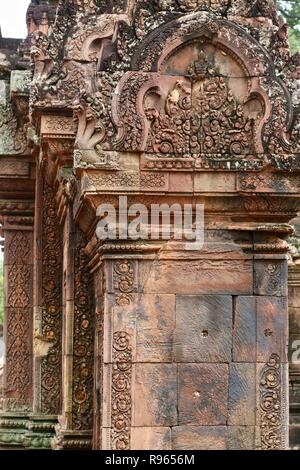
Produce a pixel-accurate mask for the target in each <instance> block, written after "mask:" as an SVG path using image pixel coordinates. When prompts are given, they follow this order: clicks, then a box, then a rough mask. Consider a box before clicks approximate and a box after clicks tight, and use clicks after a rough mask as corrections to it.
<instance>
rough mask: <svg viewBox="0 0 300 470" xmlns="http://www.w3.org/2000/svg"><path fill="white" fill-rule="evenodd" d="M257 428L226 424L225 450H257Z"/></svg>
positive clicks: (258, 440)
mask: <svg viewBox="0 0 300 470" xmlns="http://www.w3.org/2000/svg"><path fill="white" fill-rule="evenodd" d="M259 437H260V436H259V428H258V427H255V426H228V429H227V450H258V449H259V448H260V439H259Z"/></svg>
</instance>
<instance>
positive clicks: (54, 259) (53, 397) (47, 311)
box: [41, 182, 62, 415]
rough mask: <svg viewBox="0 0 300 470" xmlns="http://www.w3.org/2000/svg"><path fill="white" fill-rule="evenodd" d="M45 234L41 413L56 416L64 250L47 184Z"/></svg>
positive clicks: (50, 192)
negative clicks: (45, 351)
mask: <svg viewBox="0 0 300 470" xmlns="http://www.w3.org/2000/svg"><path fill="white" fill-rule="evenodd" d="M42 224H43V231H42V326H41V332H42V338H43V340H44V341H45V342H46V343H49V346H50V348H49V351H48V354H47V355H46V356H45V357H43V358H42V361H41V411H42V413H45V414H50V415H55V414H57V413H59V411H60V405H61V388H62V387H61V385H62V370H61V367H62V366H61V354H62V349H61V337H62V315H61V312H62V307H61V306H62V292H61V284H62V282H61V276H62V246H61V234H60V227H59V224H58V220H57V216H56V204H55V192H54V189H53V188H52V187H51V186H49V185H48V184H47V183H46V182H45V185H44V195H43V220H42Z"/></svg>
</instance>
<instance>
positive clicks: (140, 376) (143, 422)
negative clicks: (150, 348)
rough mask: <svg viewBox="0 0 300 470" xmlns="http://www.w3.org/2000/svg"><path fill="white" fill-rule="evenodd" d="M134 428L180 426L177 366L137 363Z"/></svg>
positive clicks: (134, 388)
mask: <svg viewBox="0 0 300 470" xmlns="http://www.w3.org/2000/svg"><path fill="white" fill-rule="evenodd" d="M132 390H133V398H132V403H133V409H132V425H133V426H135V427H144V426H151V427H157V426H164V427H166V426H174V425H176V424H177V366H176V365H172V364H135V365H134V366H133V378H132Z"/></svg>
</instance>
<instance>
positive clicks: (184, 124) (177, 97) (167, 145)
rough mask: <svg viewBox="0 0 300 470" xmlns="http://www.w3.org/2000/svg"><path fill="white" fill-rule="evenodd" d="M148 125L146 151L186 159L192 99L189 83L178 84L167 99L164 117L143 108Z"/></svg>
mask: <svg viewBox="0 0 300 470" xmlns="http://www.w3.org/2000/svg"><path fill="white" fill-rule="evenodd" d="M145 114H146V116H147V118H148V121H149V123H150V131H149V135H148V142H147V148H146V151H147V152H148V153H157V154H163V155H168V154H169V155H170V154H173V155H177V154H181V155H185V154H186V155H188V153H189V150H190V131H191V122H190V121H191V114H192V96H191V86H190V83H189V82H188V81H187V80H186V81H183V80H181V81H179V80H178V81H177V82H176V84H175V86H174V87H173V88H172V89H171V90H170V92H169V93H168V96H167V98H166V102H165V106H164V113H160V112H159V110H157V109H155V108H152V109H151V108H149V107H148V108H146V109H145Z"/></svg>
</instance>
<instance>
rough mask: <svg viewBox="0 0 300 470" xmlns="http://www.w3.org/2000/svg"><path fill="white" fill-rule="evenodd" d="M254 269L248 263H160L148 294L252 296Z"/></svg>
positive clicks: (155, 266) (152, 273)
mask: <svg viewBox="0 0 300 470" xmlns="http://www.w3.org/2000/svg"><path fill="white" fill-rule="evenodd" d="M252 290H253V270H252V266H251V263H250V262H248V261H244V262H243V261H237V260H231V261H229V260H228V261H222V260H221V259H218V260H211V261H210V260H209V259H208V260H198V261H192V260H190V261H182V262H180V261H174V262H173V263H170V262H167V261H156V262H154V263H153V264H152V266H151V271H150V273H149V277H148V278H147V280H146V282H145V284H144V291H145V292H147V293H162V294H172V293H177V294H190V295H193V294H194V293H195V292H197V293H199V294H227V293H228V292H230V294H233V295H247V294H248V295H249V294H252Z"/></svg>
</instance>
